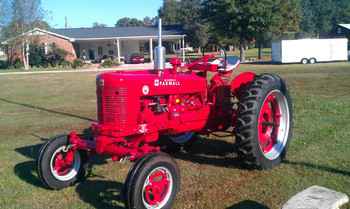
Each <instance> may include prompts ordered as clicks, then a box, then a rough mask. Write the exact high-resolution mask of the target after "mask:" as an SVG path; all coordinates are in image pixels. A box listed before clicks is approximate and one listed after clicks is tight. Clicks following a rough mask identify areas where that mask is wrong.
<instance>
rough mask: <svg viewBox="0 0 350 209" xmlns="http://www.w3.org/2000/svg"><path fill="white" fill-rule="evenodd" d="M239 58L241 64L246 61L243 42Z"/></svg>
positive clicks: (241, 42) (240, 46)
mask: <svg viewBox="0 0 350 209" xmlns="http://www.w3.org/2000/svg"><path fill="white" fill-rule="evenodd" d="M239 57H240V59H241V62H244V61H245V47H244V43H243V41H242V40H241V41H240V43H239Z"/></svg>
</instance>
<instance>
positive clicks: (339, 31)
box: [334, 24, 350, 38]
mask: <svg viewBox="0 0 350 209" xmlns="http://www.w3.org/2000/svg"><path fill="white" fill-rule="evenodd" d="M334 35H335V36H336V37H347V38H350V24H338V25H337V27H336V30H335V34H334Z"/></svg>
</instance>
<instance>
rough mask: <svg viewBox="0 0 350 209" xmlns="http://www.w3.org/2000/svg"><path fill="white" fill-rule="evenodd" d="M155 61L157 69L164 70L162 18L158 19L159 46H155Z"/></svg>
mask: <svg viewBox="0 0 350 209" xmlns="http://www.w3.org/2000/svg"><path fill="white" fill-rule="evenodd" d="M154 60H155V63H154V68H155V69H156V70H160V71H162V70H164V68H165V48H164V47H163V46H162V19H161V18H159V19H158V46H157V47H156V48H155V59H154Z"/></svg>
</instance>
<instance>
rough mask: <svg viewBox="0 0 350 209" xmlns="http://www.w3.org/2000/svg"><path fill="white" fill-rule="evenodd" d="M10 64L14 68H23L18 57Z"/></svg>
mask: <svg viewBox="0 0 350 209" xmlns="http://www.w3.org/2000/svg"><path fill="white" fill-rule="evenodd" d="M12 66H13V67H14V68H16V69H19V68H23V67H24V65H23V63H22V61H21V60H20V59H18V58H17V59H15V61H13V63H12Z"/></svg>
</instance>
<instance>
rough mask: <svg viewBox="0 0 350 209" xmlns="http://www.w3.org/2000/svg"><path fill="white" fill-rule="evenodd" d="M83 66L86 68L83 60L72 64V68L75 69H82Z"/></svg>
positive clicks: (77, 60)
mask: <svg viewBox="0 0 350 209" xmlns="http://www.w3.org/2000/svg"><path fill="white" fill-rule="evenodd" d="M83 66H84V62H83V60H81V59H76V60H74V61H73V63H72V68H74V69H77V68H81V67H83Z"/></svg>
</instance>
